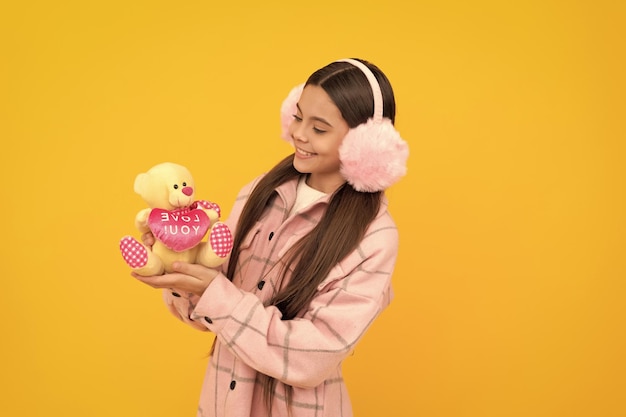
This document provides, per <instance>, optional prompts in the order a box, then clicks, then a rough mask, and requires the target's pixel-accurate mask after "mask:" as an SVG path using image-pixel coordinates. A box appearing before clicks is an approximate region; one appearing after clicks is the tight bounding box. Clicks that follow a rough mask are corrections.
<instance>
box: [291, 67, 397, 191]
mask: <svg viewBox="0 0 626 417" xmlns="http://www.w3.org/2000/svg"><path fill="white" fill-rule="evenodd" d="M341 61H343V62H348V63H350V64H352V65H354V66H355V67H357V68H359V69H360V70H361V71H362V72H363V74H365V76H366V77H367V79H368V81H369V83H370V86H371V87H372V92H373V94H374V115H373V116H372V117H371V118H370V119H368V121H367V122H366V123H362V124H360V125H358V126H356V127H354V128H352V129H350V130H349V131H348V133H347V134H346V136H345V137H344V139H343V141H342V143H341V146H340V147H339V160H340V161H341V168H340V171H341V174H342V175H343V177H344V178H345V179H346V181H347V182H348V183H349V184H350V185H351V186H352V187H353V188H354V189H355V190H357V191H361V192H370V193H372V192H377V191H383V190H385V189H387V188H389V187H390V186H392V185H393V184H395V183H396V182H397V181H398V180H399V179H400V178H402V177H403V176H404V175H405V174H406V161H407V159H408V156H409V146H408V144H407V143H406V142H405V141H404V140H403V139H402V138H401V137H400V134H399V133H398V131H397V130H396V129H395V127H394V126H393V123H392V122H391V120H389V119H388V118H386V117H383V116H382V113H383V99H382V93H381V90H380V85H379V84H378V81H377V80H376V77H375V76H374V74H373V73H372V72H371V71H370V69H369V68H368V67H367V66H366V65H365V64H363V63H362V62H360V61H357V60H354V59H342V60H341ZM303 89H304V84H300V85H298V86H296V87H294V88H293V89H292V90H291V91H290V92H289V95H288V96H287V98H286V99H285V100H284V101H283V103H282V106H281V109H280V119H281V126H282V134H281V137H282V138H283V139H285V140H286V141H288V142H290V143H293V138H292V137H291V135H290V134H289V125H290V123H291V122H292V121H293V115H294V114H296V112H297V107H296V104H297V103H298V100H299V99H300V95H301V94H302V90H303Z"/></svg>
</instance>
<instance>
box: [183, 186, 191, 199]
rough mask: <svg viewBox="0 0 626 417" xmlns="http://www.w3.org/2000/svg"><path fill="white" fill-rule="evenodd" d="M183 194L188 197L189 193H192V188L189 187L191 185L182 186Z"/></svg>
mask: <svg viewBox="0 0 626 417" xmlns="http://www.w3.org/2000/svg"><path fill="white" fill-rule="evenodd" d="M183 194H185V195H186V196H187V197H189V196H190V195H191V194H193V188H191V187H185V188H183Z"/></svg>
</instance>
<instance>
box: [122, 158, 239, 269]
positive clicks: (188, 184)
mask: <svg viewBox="0 0 626 417" xmlns="http://www.w3.org/2000/svg"><path fill="white" fill-rule="evenodd" d="M134 188H135V192H136V193H137V194H139V195H140V196H141V197H142V198H143V200H144V201H145V202H146V203H147V204H148V207H149V208H145V209H143V210H141V211H140V212H139V213H138V214H137V216H136V217H135V226H136V227H137V229H138V230H139V232H140V233H142V234H143V233H146V232H148V231H150V232H152V234H153V235H154V237H155V243H154V245H153V246H152V248H149V247H146V246H145V245H143V244H142V243H140V242H139V241H137V240H136V239H135V238H133V237H131V236H125V237H123V238H122V239H121V241H120V250H121V252H122V256H123V258H124V260H125V261H126V263H127V264H128V265H129V266H130V267H131V268H132V269H133V271H134V272H136V273H137V274H139V275H143V276H151V275H161V274H163V273H164V272H171V271H172V268H171V266H172V263H173V262H174V261H183V262H188V263H198V264H202V265H204V266H207V267H212V268H214V267H217V266H219V265H221V264H222V263H224V262H225V261H226V259H227V258H228V255H229V254H230V251H231V249H232V246H233V239H232V234H231V232H230V229H229V228H228V226H227V225H226V224H224V223H222V222H219V221H218V220H219V218H220V207H219V206H218V205H217V204H215V203H212V202H209V201H204V200H200V201H196V200H194V197H195V191H196V190H195V184H194V180H193V177H192V176H191V173H190V172H189V170H188V169H187V168H186V167H184V166H182V165H178V164H174V163H171V162H164V163H161V164H158V165H155V166H154V167H152V168H150V169H149V170H148V171H147V172H145V173H142V174H139V175H138V176H137V178H136V179H135V186H134ZM207 234H208V239H206V240H203V238H204V236H205V235H207Z"/></svg>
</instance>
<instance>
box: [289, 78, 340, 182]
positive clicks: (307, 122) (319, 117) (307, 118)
mask: <svg viewBox="0 0 626 417" xmlns="http://www.w3.org/2000/svg"><path fill="white" fill-rule="evenodd" d="M348 130H350V128H349V126H348V123H347V122H346V121H345V120H344V119H343V117H342V116H341V112H340V111H339V108H337V106H336V105H335V103H333V101H332V100H331V99H330V97H329V96H328V94H326V92H325V91H324V89H322V88H321V87H319V86H315V85H308V86H306V87H305V88H304V91H302V95H301V96H300V100H299V101H298V111H297V112H296V114H295V115H294V120H293V122H292V123H291V125H290V127H289V134H290V135H291V136H292V137H293V142H294V146H295V148H296V149H295V153H296V155H295V158H294V160H293V166H294V167H295V168H296V169H297V170H298V171H299V172H302V173H309V174H311V175H309V180H308V181H307V182H308V184H309V186H311V187H313V188H315V189H317V190H319V191H323V192H326V193H332V192H333V191H335V190H336V189H337V188H338V187H339V186H340V185H341V184H343V183H344V182H345V180H344V179H343V177H342V176H341V174H340V173H339V167H340V161H339V146H340V145H341V142H342V141H343V138H344V137H345V136H346V134H347V133H348Z"/></svg>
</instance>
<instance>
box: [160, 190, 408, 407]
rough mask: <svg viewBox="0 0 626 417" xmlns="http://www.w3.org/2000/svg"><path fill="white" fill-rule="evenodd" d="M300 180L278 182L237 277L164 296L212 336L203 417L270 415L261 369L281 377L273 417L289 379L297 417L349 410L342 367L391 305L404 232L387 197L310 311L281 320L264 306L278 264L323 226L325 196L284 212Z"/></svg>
mask: <svg viewBox="0 0 626 417" xmlns="http://www.w3.org/2000/svg"><path fill="white" fill-rule="evenodd" d="M259 179H260V178H257V179H256V180H255V181H253V182H252V183H250V184H248V185H247V186H246V187H244V188H243V189H242V191H241V192H240V194H239V196H238V197H237V200H236V202H235V205H234V207H233V209H232V211H231V214H230V217H229V219H228V220H227V221H226V223H227V224H228V225H229V227H230V228H231V230H232V231H235V227H236V224H237V221H238V219H239V216H240V214H241V210H242V209H243V206H244V204H245V202H246V200H247V198H248V195H249V193H250V191H251V190H252V188H253V187H254V185H255V184H256V183H257V182H258V180H259ZM296 186H297V181H295V180H294V181H290V182H288V183H286V184H283V185H281V186H280V187H279V188H277V192H278V196H277V197H276V198H275V199H274V201H273V203H272V204H271V205H270V207H268V209H266V212H265V214H264V215H263V218H262V220H261V221H259V222H258V224H256V226H255V227H254V229H253V230H252V231H251V232H250V234H249V235H248V236H247V237H246V239H245V240H244V241H243V244H242V246H241V250H242V252H241V254H240V257H239V263H240V265H239V267H238V269H237V273H236V276H235V277H234V279H233V281H232V282H231V281H229V280H228V278H226V276H224V275H223V274H220V275H218V276H217V278H216V279H215V280H214V281H213V282H212V283H211V285H209V287H208V288H207V290H206V291H205V292H204V294H203V295H202V297H191V298H189V297H175V296H173V295H172V292H171V291H164V293H163V294H164V298H165V302H166V304H167V306H168V307H169V309H170V311H171V312H172V313H173V314H174V315H175V316H176V317H178V318H179V319H181V320H182V321H184V322H186V323H188V324H190V325H191V326H193V327H195V328H198V329H200V330H207V329H208V330H210V331H212V332H213V333H215V335H216V346H215V351H214V353H213V355H212V356H211V359H210V361H209V366H208V369H207V371H206V376H205V380H204V384H203V386H202V391H201V396H200V405H199V408H198V414H197V415H198V416H199V417H200V416H202V417H213V416H216V417H217V416H225V417H262V416H267V415H268V413H267V411H266V410H265V405H264V403H263V394H262V393H263V388H262V385H261V384H260V383H259V381H258V380H257V375H258V373H259V372H260V373H263V374H266V375H270V376H272V377H274V378H276V379H277V380H278V384H277V388H276V393H275V395H274V401H273V406H272V416H273V417H287V415H288V414H287V407H286V403H285V396H284V393H285V390H284V389H285V385H284V384H288V385H291V386H292V387H293V396H292V405H291V408H292V410H291V411H292V416H293V417H309V416H310V417H323V416H327V417H331V416H332V417H350V416H352V406H351V404H350V399H349V397H348V392H347V390H346V386H345V384H344V381H343V378H342V374H341V363H342V361H343V360H344V359H345V358H346V357H347V356H348V355H350V353H351V352H352V351H353V349H354V347H355V345H356V343H357V342H358V341H359V340H360V339H361V337H362V336H363V334H364V333H365V331H366V330H367V329H368V327H369V326H370V325H371V324H372V322H373V321H374V319H375V318H376V317H377V316H378V315H379V314H380V313H381V311H382V310H383V309H384V308H385V307H387V305H388V304H389V303H390V301H391V298H392V294H393V293H392V289H391V274H392V272H393V268H394V264H395V260H396V254H397V250H398V231H397V228H396V225H395V223H394V222H393V219H392V218H391V216H390V215H389V213H388V211H387V201H386V199H384V201H383V204H382V206H381V210H380V212H379V213H378V215H377V217H376V219H375V220H374V222H373V223H372V224H371V225H370V227H369V229H368V231H367V232H366V234H365V237H364V238H363V241H362V242H361V243H360V245H359V247H358V248H357V249H356V250H354V251H353V252H352V253H351V254H350V255H348V256H347V257H346V258H345V259H344V260H342V261H341V262H340V263H338V264H337V265H336V266H335V267H333V269H332V270H331V272H330V273H329V275H328V276H327V277H326V278H325V279H324V281H323V282H322V283H321V284H320V285H319V287H318V294H317V296H316V297H315V298H314V299H313V301H312V302H311V304H310V306H309V308H308V309H306V311H303V312H302V314H300V315H299V317H297V318H296V319H294V320H284V321H283V320H281V313H280V311H279V310H278V309H277V308H276V307H274V306H265V305H264V302H267V300H268V299H269V298H271V296H272V295H273V294H274V292H275V291H277V290H278V289H279V288H281V286H284V285H285V284H286V282H282V283H281V282H280V281H279V274H278V272H279V268H273V266H275V265H276V266H277V264H278V260H279V259H280V257H281V256H282V255H283V254H284V253H285V252H286V250H287V249H288V248H290V247H291V246H292V245H293V243H294V242H296V241H297V240H298V239H300V237H302V236H303V235H304V234H306V233H307V232H309V231H310V230H311V229H312V228H313V227H314V226H315V225H316V224H317V222H318V221H319V219H320V218H321V216H322V214H323V213H324V211H325V210H326V207H327V205H328V199H329V196H324V197H322V198H320V199H319V200H318V201H316V202H314V203H313V204H312V205H310V206H308V207H306V208H304V209H303V210H301V211H300V212H297V213H294V215H292V216H290V217H289V218H287V216H288V213H289V211H290V209H291V207H292V206H293V204H294V201H295V197H296ZM223 270H225V267H224V269H223Z"/></svg>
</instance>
